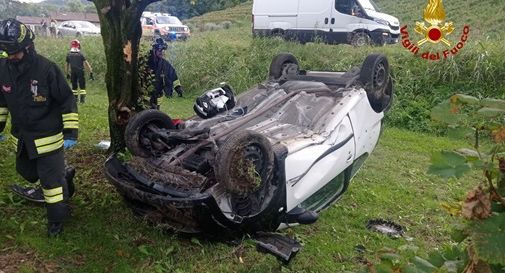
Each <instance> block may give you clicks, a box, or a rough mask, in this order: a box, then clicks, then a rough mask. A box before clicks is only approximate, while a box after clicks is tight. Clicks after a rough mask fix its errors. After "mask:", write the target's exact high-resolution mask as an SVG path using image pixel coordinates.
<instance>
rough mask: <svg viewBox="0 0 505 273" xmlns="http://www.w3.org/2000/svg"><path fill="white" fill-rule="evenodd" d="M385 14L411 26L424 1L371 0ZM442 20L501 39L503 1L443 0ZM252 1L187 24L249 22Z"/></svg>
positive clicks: (422, 7)
mask: <svg viewBox="0 0 505 273" xmlns="http://www.w3.org/2000/svg"><path fill="white" fill-rule="evenodd" d="M375 2H376V3H377V5H378V6H379V7H380V8H381V10H382V11H383V12H385V13H388V14H391V15H393V16H395V17H397V18H398V19H400V22H401V24H402V25H405V24H407V25H413V24H415V22H416V21H421V20H422V16H423V9H424V7H425V6H426V4H427V0H411V1H397V0H375ZM443 4H444V7H445V11H446V19H447V20H448V21H453V22H454V23H455V25H456V26H460V27H462V26H463V25H469V26H471V27H472V29H475V33H476V34H478V35H479V36H482V37H483V38H496V37H501V38H503V36H504V32H505V29H504V28H503V26H504V23H505V1H502V0H489V1H481V0H451V1H444V2H443ZM251 11H252V1H250V2H246V3H243V4H240V5H238V6H236V7H234V8H230V9H226V10H222V11H216V12H209V13H206V14H204V15H202V16H198V17H193V18H191V19H189V20H187V22H189V23H190V24H196V25H198V24H205V23H219V22H222V21H225V20H227V21H232V22H240V23H243V24H246V23H250V22H251Z"/></svg>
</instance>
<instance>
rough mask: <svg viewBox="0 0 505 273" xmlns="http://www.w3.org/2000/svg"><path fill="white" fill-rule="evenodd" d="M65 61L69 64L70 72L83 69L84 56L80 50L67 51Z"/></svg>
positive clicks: (77, 71)
mask: <svg viewBox="0 0 505 273" xmlns="http://www.w3.org/2000/svg"><path fill="white" fill-rule="evenodd" d="M66 61H67V63H68V64H70V71H72V73H79V72H83V71H84V61H86V57H84V55H83V54H82V53H81V52H69V53H68V54H67V58H66Z"/></svg>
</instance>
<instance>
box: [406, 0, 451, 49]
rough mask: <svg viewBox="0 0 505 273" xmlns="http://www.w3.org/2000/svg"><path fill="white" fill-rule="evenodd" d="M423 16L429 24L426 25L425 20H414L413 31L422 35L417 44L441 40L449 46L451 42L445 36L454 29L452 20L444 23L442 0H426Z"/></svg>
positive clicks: (435, 42)
mask: <svg viewBox="0 0 505 273" xmlns="http://www.w3.org/2000/svg"><path fill="white" fill-rule="evenodd" d="M423 17H424V21H426V22H427V23H428V24H430V25H429V26H426V24H425V22H416V28H415V31H416V32H417V33H419V34H421V35H423V36H424V39H422V40H420V41H419V42H417V45H418V46H421V45H423V44H424V43H426V42H431V43H434V44H437V43H440V42H442V43H444V44H445V45H447V46H448V47H450V46H451V43H450V42H449V41H448V40H447V39H446V38H445V37H446V36H447V35H449V34H451V33H452V32H453V31H454V24H453V23H452V22H445V24H444V21H445V10H444V6H443V4H442V0H428V5H427V6H426V8H424V16H423Z"/></svg>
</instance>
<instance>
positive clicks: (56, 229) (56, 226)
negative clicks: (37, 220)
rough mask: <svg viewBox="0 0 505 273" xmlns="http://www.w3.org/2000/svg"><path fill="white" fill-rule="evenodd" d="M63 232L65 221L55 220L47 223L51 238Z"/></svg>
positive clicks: (48, 233)
mask: <svg viewBox="0 0 505 273" xmlns="http://www.w3.org/2000/svg"><path fill="white" fill-rule="evenodd" d="M62 232H63V223H62V222H54V223H48V224H47V236H48V237H49V238H54V237H58V236H59V235H60V234H61V233H62Z"/></svg>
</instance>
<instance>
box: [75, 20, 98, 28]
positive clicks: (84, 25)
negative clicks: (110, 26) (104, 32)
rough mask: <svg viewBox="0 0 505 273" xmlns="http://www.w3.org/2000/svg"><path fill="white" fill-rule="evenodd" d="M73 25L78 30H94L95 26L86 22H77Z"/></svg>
mask: <svg viewBox="0 0 505 273" xmlns="http://www.w3.org/2000/svg"><path fill="white" fill-rule="evenodd" d="M75 25H76V26H77V27H78V28H94V27H95V25H93V24H92V23H90V22H86V21H79V22H75Z"/></svg>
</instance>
